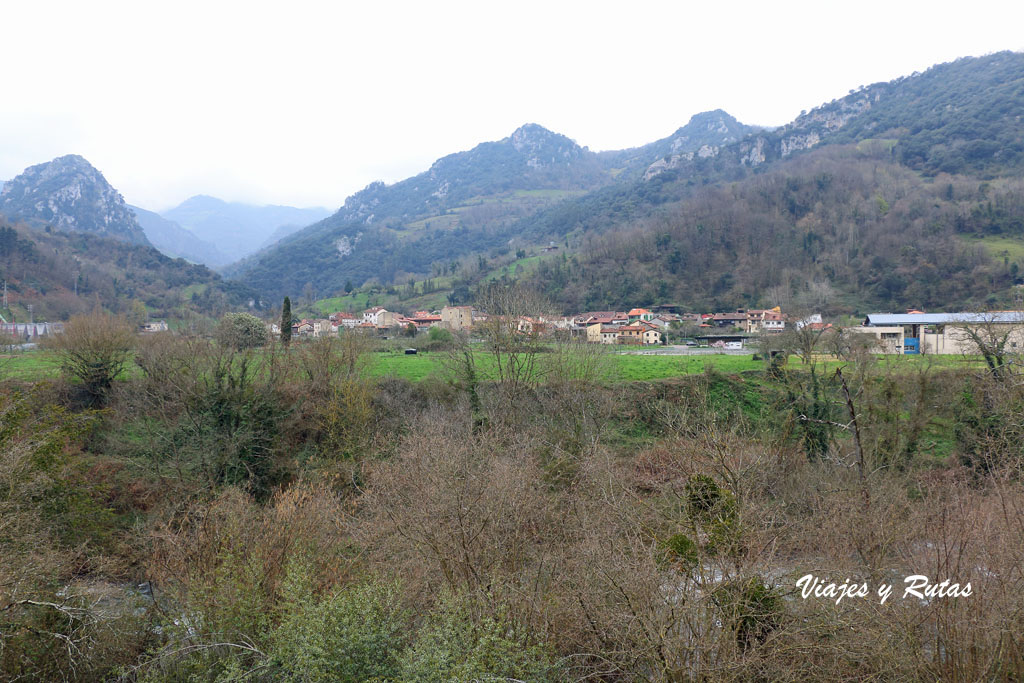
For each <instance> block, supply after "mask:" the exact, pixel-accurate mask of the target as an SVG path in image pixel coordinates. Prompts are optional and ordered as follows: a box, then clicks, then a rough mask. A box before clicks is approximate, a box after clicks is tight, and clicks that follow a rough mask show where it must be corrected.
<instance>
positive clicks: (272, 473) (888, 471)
mask: <svg viewBox="0 0 1024 683" xmlns="http://www.w3.org/2000/svg"><path fill="white" fill-rule="evenodd" d="M822 343H824V342H822ZM459 352H460V347H459V346H458V344H456V345H455V348H454V349H453V351H452V362H451V364H450V368H449V369H450V375H449V376H448V377H447V378H446V379H443V380H442V379H428V380H424V381H422V382H419V383H416V384H413V383H410V382H408V381H404V380H400V379H394V378H384V379H379V380H371V379H368V378H367V377H366V374H365V366H366V357H367V355H368V354H370V353H372V348H371V344H370V342H369V341H368V340H367V339H366V338H364V337H360V336H359V335H351V336H343V337H342V338H340V339H335V340H329V341H328V340H322V341H317V342H314V343H302V342H296V343H293V344H292V345H291V346H290V347H289V348H287V349H284V348H281V347H278V346H272V347H266V348H261V349H258V348H240V347H238V346H231V345H226V344H218V343H216V342H211V341H208V340H206V339H202V338H187V337H180V336H176V335H171V334H158V335H152V336H148V337H146V338H144V339H141V340H140V343H139V344H138V347H137V350H136V352H135V353H136V362H137V364H138V366H139V368H140V372H139V373H138V374H137V375H133V376H132V377H131V378H128V379H122V380H121V381H117V382H114V383H113V385H112V386H111V388H110V390H109V391H108V392H107V393H105V394H104V397H103V404H102V405H103V406H104V407H103V408H102V410H96V409H95V408H90V409H83V408H81V407H80V406H81V403H80V402H76V401H75V400H73V399H74V396H75V392H74V391H73V390H72V388H73V387H74V386H76V383H75V382H74V381H70V380H69V381H63V380H62V381H58V382H52V383H38V384H36V385H34V386H27V385H19V384H17V383H13V382H10V381H9V382H7V383H5V384H4V385H3V387H2V393H0V411H2V412H0V415H2V426H0V520H2V521H0V543H2V550H3V557H4V562H3V564H2V565H0V671H2V672H3V675H4V677H6V678H16V677H22V678H25V679H35V680H62V679H67V680H98V679H111V678H117V677H122V678H123V679H124V680H146V681H163V680H221V681H227V680H240V679H245V680H303V681H310V680H352V681H357V680H410V681H412V680H415V681H421V680H438V681H441V680H474V679H486V678H499V679H513V680H531V681H534V680H552V681H554V680H558V681H561V680H609V681H611V680H659V681H662V680H664V681H676V680H692V679H714V680H737V681H740V680H744V681H745V680H752V679H754V680H811V679H815V680H820V679H821V678H822V677H823V676H824V677H827V678H832V679H840V680H863V679H864V678H865V677H866V676H868V677H870V676H875V677H877V678H883V679H900V680H938V679H942V680H978V679H985V680H993V679H994V680H999V679H1013V678H1014V677H1019V676H1020V675H1022V673H1024V671H1022V670H1021V664H1020V663H1021V662H1022V661H1024V652H1022V646H1024V643H1022V641H1021V638H1020V631H1021V626H1024V624H1022V622H1021V616H1020V615H1021V614H1022V613H1024V597H1022V595H1024V591H1022V590H1021V589H1022V588H1024V585H1022V583H1024V577H1022V576H1021V566H1022V564H1021V560H1022V558H1021V552H1022V550H1021V549H1022V548H1024V536H1022V531H1021V529H1022V528H1024V525H1022V520H1024V489H1022V484H1021V481H1020V470H1021V464H1022V462H1024V460H1022V458H1024V452H1022V451H1021V439H1020V438H1019V437H1020V434H1019V429H1018V426H1019V423H1020V421H1021V420H1020V415H1021V405H1024V382H1021V380H1020V376H1019V375H1018V374H1016V373H1014V372H1012V370H1013V369H1015V368H1017V366H1016V365H1014V364H1011V365H1010V370H1011V371H1008V372H1004V373H1002V374H1000V375H994V374H993V373H991V372H988V371H987V370H984V369H982V370H980V371H968V370H953V369H949V368H948V367H946V368H930V367H928V366H927V365H926V364H922V365H921V366H920V367H919V368H918V366H915V368H917V369H915V370H910V371H908V369H907V367H906V366H901V365H889V364H887V363H885V362H879V361H878V360H877V359H875V358H873V357H870V356H866V355H864V354H860V353H858V352H856V351H855V350H849V351H848V354H849V355H848V357H847V363H845V365H844V367H843V370H842V372H841V373H836V372H835V371H834V368H832V366H830V368H832V369H830V370H829V371H828V372H826V370H825V369H824V366H821V365H817V364H816V360H815V358H816V356H815V354H807V355H805V356H804V357H800V356H796V355H794V356H792V357H791V358H790V361H789V363H788V364H775V365H772V366H769V367H768V368H766V370H765V371H763V372H762V371H758V372H751V373H745V374H743V375H731V376H730V375H722V374H718V373H716V372H712V371H709V372H707V373H705V374H703V375H698V376H693V377H684V378H679V379H676V380H669V381H664V382H657V383H649V384H648V383H633V384H625V383H622V384H614V385H600V384H597V383H595V382H593V381H592V380H590V379H588V377H590V376H592V375H593V370H594V368H595V367H596V366H597V365H599V364H600V363H601V362H602V359H601V358H600V357H599V356H597V357H594V356H591V355H587V353H588V351H586V350H585V349H580V348H577V347H573V346H572V345H568V344H567V345H565V346H563V347H562V348H559V349H557V350H553V351H550V352H548V353H546V354H544V356H545V358H543V359H539V360H537V361H536V362H537V363H538V364H539V365H541V366H543V370H544V372H543V373H540V374H532V375H529V376H521V377H517V378H511V377H507V376H505V377H503V376H500V375H488V374H487V373H481V374H479V375H478V374H476V373H475V372H468V370H473V369H474V367H475V366H474V367H467V366H466V365H465V358H464V357H463V359H462V361H463V363H462V364H460V359H459ZM506 352H507V349H506ZM518 352H520V353H530V350H529V349H519V350H518ZM481 367H482V366H481ZM812 378H813V379H812ZM76 406H77V407H76ZM854 418H856V419H854ZM807 573H814V574H817V575H819V576H822V577H826V576H827V577H828V578H829V580H833V581H837V582H841V581H844V580H846V579H851V580H855V581H858V582H859V581H867V582H870V583H871V584H872V585H877V583H878V582H880V581H886V582H889V583H895V584H896V592H897V595H894V597H893V598H892V599H890V601H889V602H887V603H886V604H885V605H879V604H878V600H877V599H870V598H869V599H853V598H850V599H846V600H844V601H843V602H841V603H840V604H838V605H836V604H835V601H834V600H829V599H819V598H808V599H807V600H803V599H801V598H800V595H799V591H798V590H797V589H796V588H795V581H796V579H797V578H798V577H800V576H802V575H804V574H807ZM909 574H925V575H928V576H929V577H932V578H933V580H935V581H941V580H943V579H946V578H949V579H951V580H952V581H956V582H959V583H966V582H968V581H970V582H971V584H972V587H973V595H972V596H971V597H965V598H958V599H935V600H932V601H930V602H928V603H927V604H926V603H922V602H920V601H918V600H916V599H908V600H902V599H899V595H900V592H901V591H902V580H903V577H904V576H906V575H909Z"/></svg>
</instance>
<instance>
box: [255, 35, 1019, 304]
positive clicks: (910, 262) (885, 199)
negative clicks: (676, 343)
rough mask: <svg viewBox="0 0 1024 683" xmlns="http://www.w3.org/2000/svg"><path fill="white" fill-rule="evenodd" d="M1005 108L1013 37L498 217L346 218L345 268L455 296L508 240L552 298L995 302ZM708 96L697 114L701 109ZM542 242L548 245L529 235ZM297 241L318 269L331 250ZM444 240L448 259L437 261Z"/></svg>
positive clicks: (1013, 104) (1015, 233) (1015, 249)
mask: <svg viewBox="0 0 1024 683" xmlns="http://www.w3.org/2000/svg"><path fill="white" fill-rule="evenodd" d="M1020 111H1024V55H1022V54H1017V53H1000V54H996V55H989V56H987V57H982V58H970V59H961V60H957V61H956V62H951V63H949V64H942V65H939V66H936V67H933V68H932V69H929V70H928V71H926V72H924V73H921V74H913V75H911V76H907V77H905V78H900V79H896V80H894V81H892V82H888V83H879V84H875V85H871V86H867V87H860V88H857V89H855V90H853V91H851V93H850V94H849V95H848V96H847V97H845V98H842V99H839V100H836V101H834V102H830V103H827V104H825V105H822V106H820V107H818V108H816V109H814V110H811V111H810V112H805V113H803V114H801V116H800V117H798V118H797V119H796V120H795V121H794V122H792V123H791V124H789V125H787V126H783V127H781V128H779V129H776V130H771V131H769V130H757V131H754V132H752V133H749V134H747V135H746V136H745V137H743V138H742V139H740V140H739V141H737V142H733V143H729V144H723V145H718V146H715V145H710V144H709V143H707V142H704V141H702V147H700V148H698V150H697V151H696V152H692V151H691V152H686V151H678V149H677V152H676V153H674V154H668V155H663V156H661V157H660V158H658V159H656V160H655V161H653V162H651V163H650V164H648V165H647V166H646V167H645V168H643V169H642V170H640V168H639V165H638V164H637V162H635V161H634V162H630V163H632V164H633V166H632V168H633V171H632V173H633V178H632V180H630V179H628V178H627V179H625V180H622V181H620V182H610V183H606V184H604V185H603V186H601V187H598V188H596V189H594V190H591V191H589V192H587V193H584V194H580V195H578V196H574V197H567V198H565V199H564V200H562V201H559V202H557V203H551V204H548V205H547V206H543V207H540V208H539V209H538V210H537V211H534V212H532V213H530V214H529V215H526V216H523V217H521V218H518V219H516V220H511V221H508V220H507V221H505V222H499V221H494V220H491V221H485V222H483V223H482V224H481V225H479V226H477V227H476V229H472V230H470V229H468V228H467V227H466V226H465V225H462V226H460V228H459V230H458V231H447V232H446V231H441V230H437V231H434V232H431V233H429V239H424V240H422V241H420V242H412V241H405V242H403V241H402V240H399V239H395V238H392V239H390V240H387V239H381V235H380V234H379V233H374V232H373V231H372V230H370V229H368V228H366V227H365V226H364V227H362V228H360V229H358V230H357V231H356V232H355V233H354V234H353V237H351V238H350V242H349V245H350V246H351V244H352V240H354V239H359V240H363V242H361V244H363V245H365V246H367V247H372V248H371V249H365V250H364V256H363V259H362V261H359V260H357V263H365V262H367V261H368V260H370V259H367V257H366V255H365V251H370V252H371V254H372V257H373V259H372V260H373V261H374V262H375V266H374V268H375V269H376V270H375V269H374V268H367V269H366V270H365V271H361V270H359V269H358V268H352V269H351V270H349V271H345V272H347V273H349V275H347V276H346V277H347V278H350V279H353V280H355V281H356V282H357V286H358V283H360V282H361V281H362V279H363V278H370V277H373V273H378V274H379V277H380V278H381V279H382V281H383V282H384V283H387V282H388V281H389V280H388V278H392V280H391V282H392V283H393V284H394V285H395V286H399V285H405V284H406V280H405V279H403V278H405V277H406V275H405V274H403V273H402V269H403V268H404V269H405V271H406V272H426V268H428V267H432V270H430V271H429V274H428V276H427V278H428V279H425V281H424V282H431V283H436V282H438V280H437V279H436V276H437V275H439V274H443V273H448V274H451V275H453V276H455V277H453V278H451V279H450V280H449V281H448V284H449V285H450V288H451V289H450V294H449V298H450V299H451V300H453V301H456V300H457V301H460V302H464V301H469V300H472V299H473V297H474V296H475V295H474V291H478V290H481V289H486V286H487V285H488V283H489V282H491V281H492V280H493V270H492V269H491V268H490V267H489V265H488V264H491V263H501V262H505V261H510V260H512V256H511V254H513V253H515V254H516V255H517V257H521V256H533V255H538V258H537V259H535V261H536V262H535V263H533V264H532V267H531V268H530V269H529V270H528V271H526V272H524V273H522V274H520V275H518V276H516V275H514V274H506V275H505V276H506V277H509V278H515V277H522V278H526V279H532V281H533V284H534V285H535V286H536V287H537V288H538V289H541V290H542V291H544V292H545V293H547V294H548V295H549V297H550V298H551V299H552V300H553V301H554V302H555V303H556V304H557V305H558V306H559V307H561V308H562V309H563V310H565V311H567V312H568V311H574V310H605V309H609V308H616V307H622V306H629V305H634V304H635V303H636V302H643V303H647V304H658V303H675V304H681V305H686V306H689V307H694V308H697V309H711V308H716V309H718V308H721V309H726V308H730V307H734V306H735V307H742V306H754V305H775V304H779V303H782V304H792V303H801V304H803V303H806V304H807V305H809V306H814V307H817V308H819V309H822V310H833V311H836V312H838V311H844V312H852V311H856V310H859V309H862V308H864V307H882V308H888V309H892V310H895V309H899V308H903V307H949V306H965V307H985V306H996V305H1011V304H1012V303H1013V302H1014V301H1015V300H1016V298H1017V292H1018V290H1017V289H1016V288H1015V286H1016V285H1019V284H1021V276H1020V272H1021V270H1022V269H1024V229H1022V225H1024V192H1022V189H1021V182H1020V177H1021V175H1022V173H1021V172H1022V171H1024V157H1022V156H1021V150H1022V149H1024V123H1022V121H1021V118H1020V115H1019V113H1017V112H1020ZM714 114H715V113H714V112H712V113H710V114H708V115H701V116H702V117H706V118H707V117H710V119H711V121H710V123H711V124H714V120H715V117H714V116H713V115H714ZM719 118H720V119H721V118H722V117H721V116H719ZM695 119H696V117H695ZM722 120H723V121H724V119H722ZM692 123H693V122H691V125H692ZM708 123H709V122H708V121H707V120H704V121H698V124H699V125H702V126H703V127H708ZM710 127H714V126H713V125H711V126H710ZM666 140H671V138H670V139H666ZM665 144H666V141H659V143H655V145H661V147H660V150H661V151H663V150H664V149H665V147H664V145H665ZM668 144H671V143H668ZM602 154H603V158H604V159H605V160H616V159H617V163H620V164H621V163H623V160H624V159H625V160H627V161H628V159H629V156H628V155H626V153H624V152H617V153H602ZM616 155H618V156H616ZM634 158H636V157H634ZM609 165H610V162H609ZM627 165H628V164H627ZM552 243H554V244H556V245H558V246H559V247H560V249H559V251H558V254H557V256H552V255H550V254H548V255H545V254H541V253H540V250H539V249H537V248H536V246H537V245H547V244H552ZM407 245H416V246H418V247H420V248H418V249H412V250H409V249H406V248H405V247H406V246H407ZM531 245H532V246H531ZM303 246H305V247H306V248H307V250H306V251H305V253H306V254H307V258H309V259H311V262H312V263H315V264H316V266H317V267H318V268H320V269H323V270H330V264H331V261H332V260H335V262H336V257H334V256H333V255H332V254H325V253H323V252H317V251H316V249H315V247H314V243H312V242H311V243H308V244H305V245H303ZM278 255H279V256H282V257H284V256H285V255H286V254H285V253H284V252H278ZM446 256H447V259H448V261H449V263H448V264H447V265H448V267H447V268H445V264H444V262H443V261H442V262H441V265H440V266H439V265H438V263H437V261H438V260H441V259H445V258H446ZM520 260H521V259H520ZM478 261H479V264H478V263H477V262H478ZM289 263H291V261H289V260H288V259H286V258H282V260H281V261H280V262H279V264H278V266H279V267H283V266H285V265H287V264H289ZM353 265H354V264H353ZM350 267H351V266H350ZM395 273H399V274H400V277H399V278H394V274H395ZM339 279H340V278H339ZM249 281H251V282H252V283H253V284H254V285H255V286H260V283H259V280H258V279H253V280H249ZM311 281H314V282H315V280H312V278H311ZM326 282H327V285H328V289H336V288H337V287H338V285H335V284H334V283H333V282H331V281H330V280H327V281H326ZM421 289H422V290H423V291H424V292H426V291H427V287H426V284H424V285H423V286H422V287H421ZM320 293H321V294H327V293H328V292H327V291H324V290H321V292H320Z"/></svg>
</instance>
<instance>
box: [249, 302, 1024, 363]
mask: <svg viewBox="0 0 1024 683" xmlns="http://www.w3.org/2000/svg"><path fill="white" fill-rule="evenodd" d="M677 308H678V307H676V306H653V307H652V309H647V308H632V309H630V310H629V311H625V312H623V311H592V312H587V313H580V314H577V315H571V316H543V315H537V316H528V315H521V316H514V317H503V318H502V320H504V321H505V322H506V324H507V325H508V326H509V327H510V328H511V327H512V326H514V327H515V330H516V331H517V332H519V333H521V334H523V335H527V336H533V337H543V336H551V337H556V336H561V337H563V338H565V337H568V338H574V339H577V340H581V341H586V342H587V343H591V344H607V345H625V346H644V347H656V346H665V345H668V344H670V343H673V344H680V345H682V346H686V347H703V348H710V349H717V350H721V351H734V352H735V351H741V350H743V349H745V348H747V347H748V346H751V345H755V346H756V345H763V344H760V342H762V341H763V340H764V339H765V338H770V337H771V336H772V335H779V334H782V333H784V332H785V331H786V330H787V329H796V330H807V331H810V332H821V333H823V332H826V331H830V330H837V331H838V330H839V329H840V328H838V327H835V328H834V327H833V324H832V323H829V322H825V321H823V319H822V316H821V315H820V314H817V313H815V314H810V315H805V316H795V315H786V314H784V313H783V312H782V309H781V307H779V306H775V307H773V308H769V309H737V310H735V311H732V312H719V313H682V312H679V311H677V310H675V309H677ZM493 319H494V317H493V316H489V315H488V314H487V312H485V311H481V310H478V309H476V308H474V307H473V306H445V307H444V308H442V309H441V310H439V311H433V312H430V311H416V312H415V313H413V314H412V315H404V314H402V313H397V312H394V311H388V310H387V309H385V308H383V307H381V306H374V307H372V308H368V309H366V310H365V311H363V312H362V314H361V315H357V314H353V313H345V312H338V313H333V314H331V315H330V316H329V317H327V318H323V319H313V320H308V319H303V320H301V321H299V322H296V323H294V324H293V325H292V336H293V337H296V338H303V337H310V338H319V337H325V336H332V335H337V334H338V333H339V331H341V330H357V331H362V332H366V333H370V334H375V335H378V336H382V337H388V336H398V335H404V336H409V337H412V336H415V335H416V334H418V333H421V332H426V331H429V330H430V328H434V327H439V328H442V329H446V330H449V331H451V332H472V331H473V330H474V329H477V328H479V327H480V326H483V325H485V324H487V323H488V321H489V320H490V321H493ZM268 329H269V330H270V331H271V333H273V334H277V333H279V332H280V328H279V327H278V326H277V325H276V324H270V325H268ZM842 331H843V332H846V333H847V334H850V335H855V336H856V338H859V339H860V340H861V341H862V342H863V343H864V344H865V345H866V346H869V347H871V348H872V349H873V350H874V351H876V352H878V353H884V354H900V355H916V354H933V355H936V354H937V355H951V354H965V353H966V354H975V353H980V352H981V351H980V349H979V343H981V342H983V341H984V340H983V339H982V337H985V338H988V339H990V340H998V341H999V343H1000V345H1001V346H1002V347H1005V350H1006V351H1007V352H1015V351H1016V350H1017V349H1018V348H1020V349H1024V311H999V312H991V313H980V312H962V313H926V312H924V311H919V310H914V309H911V310H908V311H907V312H906V313H898V314H892V313H872V314H868V315H867V316H866V317H865V318H864V320H863V322H862V323H861V324H859V325H851V326H847V327H844V328H842Z"/></svg>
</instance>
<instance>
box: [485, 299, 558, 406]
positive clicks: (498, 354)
mask: <svg viewBox="0 0 1024 683" xmlns="http://www.w3.org/2000/svg"><path fill="white" fill-rule="evenodd" d="M477 306H478V307H479V308H481V309H482V310H483V311H485V312H486V315H487V318H486V320H484V321H482V322H481V323H479V324H478V325H476V326H475V327H476V329H477V331H478V332H479V333H480V334H481V335H482V336H483V338H484V343H485V345H486V349H487V352H488V353H489V354H490V357H491V361H492V362H491V363H490V367H488V368H487V369H488V370H489V371H490V372H491V373H493V378H494V379H495V380H496V381H497V382H498V383H499V384H500V385H501V386H502V387H503V388H504V389H505V390H506V391H508V392H509V393H510V395H513V396H514V395H516V394H518V393H520V392H521V391H523V390H524V389H527V388H529V387H531V386H534V385H535V384H536V383H537V382H538V381H540V379H541V375H542V368H541V367H540V365H539V364H538V362H537V355H538V353H539V352H540V350H541V342H540V336H541V331H542V329H541V327H542V326H541V323H540V322H539V320H538V319H539V317H540V316H542V315H544V314H545V313H548V312H549V309H550V304H549V303H548V302H547V301H545V299H544V298H543V297H541V296H540V295H539V294H537V293H536V292H535V291H534V290H532V289H528V288H526V287H523V286H522V285H520V284H518V283H517V284H511V285H504V284H493V285H492V286H490V287H489V288H487V289H486V290H485V291H484V292H483V293H482V294H481V295H480V296H479V297H478V298H477Z"/></svg>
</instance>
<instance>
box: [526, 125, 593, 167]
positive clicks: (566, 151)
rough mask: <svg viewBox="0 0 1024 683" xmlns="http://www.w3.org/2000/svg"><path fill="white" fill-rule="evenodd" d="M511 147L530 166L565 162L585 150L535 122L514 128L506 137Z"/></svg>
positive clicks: (573, 158)
mask: <svg viewBox="0 0 1024 683" xmlns="http://www.w3.org/2000/svg"><path fill="white" fill-rule="evenodd" d="M507 140H508V142H509V143H510V144H511V145H512V147H513V148H514V149H515V150H516V151H517V152H519V153H520V154H522V155H523V156H524V157H526V164H527V165H528V166H530V167H531V168H542V167H545V166H549V165H552V164H558V163H566V162H569V161H572V160H575V159H578V158H579V157H580V156H582V155H583V154H584V152H585V150H584V149H583V148H582V147H580V146H579V145H577V144H576V143H575V142H573V141H572V140H570V139H569V138H567V137H565V136H564V135H560V134H559V133H554V132H552V131H550V130H548V129H547V128H545V127H544V126H540V125H538V124H536V123H526V124H523V125H522V126H520V127H519V128H516V130H515V131H514V132H513V133H512V135H510V136H509V137H508V138H507Z"/></svg>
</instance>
